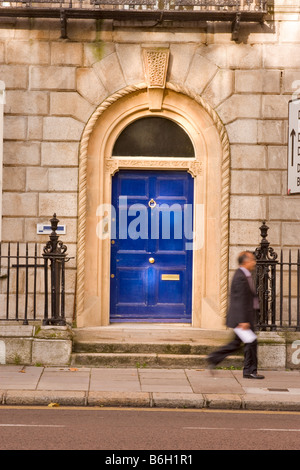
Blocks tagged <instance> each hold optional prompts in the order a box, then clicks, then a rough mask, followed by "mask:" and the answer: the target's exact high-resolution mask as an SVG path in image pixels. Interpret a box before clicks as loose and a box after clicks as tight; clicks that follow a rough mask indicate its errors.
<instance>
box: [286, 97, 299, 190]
mask: <svg viewBox="0 0 300 470" xmlns="http://www.w3.org/2000/svg"><path fill="white" fill-rule="evenodd" d="M297 193H300V99H297V100H293V101H290V102H289V135H288V194H297Z"/></svg>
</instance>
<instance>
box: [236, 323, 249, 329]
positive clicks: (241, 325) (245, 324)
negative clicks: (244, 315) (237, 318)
mask: <svg viewBox="0 0 300 470" xmlns="http://www.w3.org/2000/svg"><path fill="white" fill-rule="evenodd" d="M238 327H239V328H242V330H249V328H250V323H239V324H238Z"/></svg>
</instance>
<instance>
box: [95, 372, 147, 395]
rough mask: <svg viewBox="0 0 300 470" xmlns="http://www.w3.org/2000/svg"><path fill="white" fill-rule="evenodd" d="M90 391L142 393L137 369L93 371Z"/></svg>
mask: <svg viewBox="0 0 300 470" xmlns="http://www.w3.org/2000/svg"><path fill="white" fill-rule="evenodd" d="M90 391H92V392H96V391H103V392H107V391H112V392H140V391H141V385H140V381H139V376H138V372H137V369H96V368H95V369H91V379H90Z"/></svg>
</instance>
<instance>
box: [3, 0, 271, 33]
mask: <svg viewBox="0 0 300 470" xmlns="http://www.w3.org/2000/svg"><path fill="white" fill-rule="evenodd" d="M267 12H268V1H267V0H14V1H6V0H0V17H16V18H17V17H24V18H59V19H60V24H61V37H62V38H67V21H68V19H102V20H104V19H112V20H119V21H121V20H138V21H148V20H150V21H154V22H155V23H154V26H155V25H158V24H160V23H162V22H163V21H229V22H231V23H232V36H233V39H237V36H238V30H239V26H240V23H241V22H262V21H263V19H264V17H265V15H266V14H267Z"/></svg>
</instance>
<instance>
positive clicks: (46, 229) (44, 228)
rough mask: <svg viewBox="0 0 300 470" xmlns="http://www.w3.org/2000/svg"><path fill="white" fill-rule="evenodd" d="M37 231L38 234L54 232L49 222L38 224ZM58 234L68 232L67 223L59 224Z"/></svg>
mask: <svg viewBox="0 0 300 470" xmlns="http://www.w3.org/2000/svg"><path fill="white" fill-rule="evenodd" d="M36 233H37V234H38V235H46V234H47V235H50V234H51V233H52V229H51V225H49V224H37V230H36ZM56 233H57V234H61V235H65V234H66V226H65V225H58V226H57V229H56Z"/></svg>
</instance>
